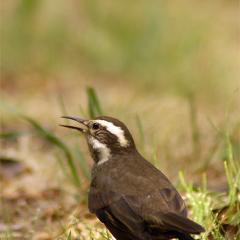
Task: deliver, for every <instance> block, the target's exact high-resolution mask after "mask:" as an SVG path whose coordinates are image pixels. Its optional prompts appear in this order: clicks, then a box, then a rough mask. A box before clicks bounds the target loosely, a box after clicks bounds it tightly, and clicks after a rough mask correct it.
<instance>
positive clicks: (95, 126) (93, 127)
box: [92, 123, 100, 130]
mask: <svg viewBox="0 0 240 240" xmlns="http://www.w3.org/2000/svg"><path fill="white" fill-rule="evenodd" d="M99 128H100V125H99V124H98V123H94V124H93V125H92V129H94V130H97V129H99Z"/></svg>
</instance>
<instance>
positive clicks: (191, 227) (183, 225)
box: [162, 213, 205, 240]
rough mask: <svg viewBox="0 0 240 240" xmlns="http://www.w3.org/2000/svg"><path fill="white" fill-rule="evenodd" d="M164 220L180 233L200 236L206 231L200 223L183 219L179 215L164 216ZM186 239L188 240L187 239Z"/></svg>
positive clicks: (168, 214) (169, 214)
mask: <svg viewBox="0 0 240 240" xmlns="http://www.w3.org/2000/svg"><path fill="white" fill-rule="evenodd" d="M162 219H163V221H164V223H165V224H167V225H168V226H170V227H173V228H175V229H177V230H178V231H179V232H183V233H189V234H200V233H201V232H204V231H205V229H204V228H203V227H202V226H201V225H199V224H198V223H195V222H193V221H192V220H190V219H188V218H185V217H182V216H180V215H177V214H175V213H167V214H164V216H163V217H162ZM183 239H184V238H183ZM185 239H186V240H187V238H185ZM189 239H191V238H189Z"/></svg>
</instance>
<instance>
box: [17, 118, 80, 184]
mask: <svg viewBox="0 0 240 240" xmlns="http://www.w3.org/2000/svg"><path fill="white" fill-rule="evenodd" d="M22 118H23V119H24V120H25V121H27V122H28V123H29V124H30V125H31V126H32V127H33V128H34V129H35V131H37V133H38V134H39V135H41V136H42V137H43V138H44V139H46V140H47V141H48V142H50V143H51V144H53V145H55V146H56V147H58V148H59V149H61V150H62V151H63V153H64V155H65V157H66V160H67V163H68V166H69V168H70V171H71V174H72V177H73V181H74V183H75V184H76V186H77V187H80V186H81V181H80V179H79V176H78V173H77V168H76V166H75V163H74V160H73V157H72V154H71V151H70V149H69V148H68V147H67V145H66V144H65V143H64V142H63V141H62V140H61V139H59V138H58V137H57V136H56V135H54V134H53V133H52V132H50V131H49V130H47V129H46V128H44V127H42V126H41V125H40V124H39V123H38V122H37V121H36V120H34V119H32V118H30V117H28V116H25V115H22Z"/></svg>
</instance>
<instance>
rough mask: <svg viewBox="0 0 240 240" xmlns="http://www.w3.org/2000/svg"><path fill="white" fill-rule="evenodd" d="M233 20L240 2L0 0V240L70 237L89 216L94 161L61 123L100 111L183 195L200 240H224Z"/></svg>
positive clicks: (230, 170)
mask: <svg viewBox="0 0 240 240" xmlns="http://www.w3.org/2000/svg"><path fill="white" fill-rule="evenodd" d="M239 12H240V5H239V1H238V0H211V1H209V0H208V1H207V0H203V1H196V0H192V1H186V0H180V1H157V0H155V1H154V0H149V1H143V0H138V1H136V0H133V1H127V0H122V1H109V0H68V1H66V0H14V1H13V0H12V1H11V0H0V50H1V59H0V64H1V86H0V115H1V119H0V130H1V133H0V149H1V151H0V163H1V164H2V169H1V168H0V170H1V171H2V172H3V171H4V164H5V165H6V166H5V167H6V169H7V173H8V174H6V175H9V172H10V177H9V176H7V177H6V178H4V176H3V174H2V175H1V171H0V180H3V185H2V186H1V187H0V204H1V203H3V204H4V207H3V208H0V211H1V210H4V214H1V213H0V227H1V228H2V229H4V230H2V232H3V233H4V236H5V235H6V236H8V235H10V238H8V237H7V238H6V239H13V238H14V239H15V235H14V234H18V235H17V236H20V237H19V239H21V240H22V239H24V238H23V236H28V237H29V238H25V239H44V238H37V237H36V236H39V235H38V234H40V236H41V234H42V233H45V236H47V237H46V239H56V236H60V235H59V234H64V236H65V238H63V239H70V238H69V237H68V236H69V235H68V234H67V231H69V229H70V228H72V227H73V222H74V223H77V224H80V225H76V224H75V225H76V226H78V227H79V226H80V227H79V228H80V229H82V228H81V226H82V225H81V224H85V223H84V221H85V220H86V219H88V220H91V219H90V218H89V214H88V210H87V209H86V195H87V191H88V185H89V177H90V167H91V165H92V164H93V162H92V160H91V158H90V156H89V152H88V149H87V146H86V143H85V141H84V139H83V138H82V137H79V135H78V134H76V133H75V132H71V131H66V129H62V128H60V127H59V126H58V125H59V124H61V123H64V121H63V119H60V116H62V115H79V116H83V117H86V118H87V117H92V116H93V115H99V114H102V113H103V114H106V115H110V116H113V117H116V118H118V119H121V120H122V121H123V122H124V123H126V125H127V126H128V127H129V129H130V131H131V132H132V134H133V136H134V139H135V141H136V145H137V147H138V149H139V151H140V152H141V153H142V154H143V155H144V157H146V159H148V160H149V161H151V162H152V163H153V164H154V165H155V166H156V167H158V168H159V169H161V170H162V171H163V172H164V173H165V174H166V175H167V176H168V177H169V178H170V179H171V181H173V182H174V184H175V185H176V186H177V187H178V189H179V190H180V191H181V192H184V196H185V197H186V199H187V204H189V205H190V206H191V207H192V208H191V213H192V217H193V219H195V220H197V221H198V222H200V223H203V224H204V226H206V229H209V231H212V232H211V234H212V236H213V237H212V238H208V233H206V235H205V236H204V238H203V239H221V240H222V239H226V238H225V235H223V236H222V234H221V233H220V229H221V231H222V225H224V226H227V225H226V224H229V222H230V221H229V218H228V217H226V218H225V220H224V221H225V222H224V221H223V220H222V217H221V216H222V215H219V216H220V217H219V216H218V215H215V214H216V213H213V212H212V209H215V208H216V206H218V204H219V203H225V205H224V206H228V205H229V206H230V210H231V211H232V212H233V211H235V208H234V207H232V206H235V205H234V204H235V201H236V203H237V201H238V200H237V198H239V197H238V193H239V186H240V181H239V180H240V175H239V170H238V169H239V163H240V104H239V103H240V92H239V88H240V42H239V41H240V21H239ZM100 106H101V107H100ZM8 161H10V162H11V163H12V165H11V166H13V167H12V169H11V168H9V166H8ZM14 164H15V165H14ZM15 166H18V167H15ZM19 166H20V167H19ZM22 166H25V168H24V167H22ZM0 167H1V166H0ZM8 169H10V170H8ZM15 169H17V171H16V170H15ZM180 171H181V174H180V178H179V177H178V176H179V172H180ZM2 176H3V178H2ZM184 179H186V181H185V180H184ZM72 180H74V181H72ZM201 182H202V183H201ZM227 182H228V183H227ZM179 183H180V184H179ZM181 183H184V184H181ZM192 183H194V184H192ZM0 184H2V181H1V182H0ZM195 184H196V186H198V187H197V188H195ZM181 185H183V187H182V188H181ZM184 186H185V187H184ZM199 186H202V187H199ZM227 190H229V191H228V193H229V194H228V196H227V194H225V195H224V194H222V192H226V191H227ZM211 191H213V192H214V193H215V195H214V194H212V192H211ZM219 191H220V192H221V193H219ZM226 199H230V200H229V202H230V203H229V202H228V201H227V202H226ZM232 199H233V200H234V201H232ZM22 202H24V203H27V204H25V205H22ZM79 203H81V204H79ZM218 207H219V206H218ZM78 208H79V209H78ZM237 208H238V209H239V203H238V204H236V209H237ZM75 209H78V211H77V214H76V213H75ZM219 209H221V208H219ZM224 211H225V210H224ZM232 212H230V214H229V215H230V219H235V221H233V222H234V224H233V226H237V227H236V228H238V226H239V220H238V219H240V218H239V216H238V215H239V211H235V212H236V215H234V214H233V213H232ZM237 214H238V215H237ZM223 215H224V216H225V212H223ZM2 216H3V217H2ZM213 216H214V219H213ZM215 216H216V218H217V217H219V218H220V220H219V223H218V222H215ZM226 216H227V214H226ZM233 216H234V217H233ZM209 219H210V220H209ZM73 220H74V221H73ZM46 222H48V223H49V224H46ZM15 224H17V229H15ZM96 224H99V223H98V222H96ZM75 225H74V226H75ZM19 226H20V227H19ZM89 226H90V227H92V226H93V222H92V221H90V222H89V223H87V224H86V227H87V228H88V231H91V228H90V230H89ZM96 226H97V228H98V227H99V226H98V225H96ZM1 228H0V238H1ZM100 229H102V227H101V226H100ZM229 229H230V230H229V231H230V232H232V234H233V233H235V232H234V231H232V230H231V228H229ZM81 231H82V230H81ZM238 231H240V230H238ZM9 232H10V234H9ZM19 232H20V235H19ZM82 232H84V231H82ZM226 232H228V231H226ZM78 233H79V232H78ZM46 234H47V235H46ZM72 234H73V231H72ZM217 234H218V238H217V237H216V236H217ZM88 235H89V236H90V237H91V234H88ZM11 236H12V237H13V238H11ZM72 236H73V235H72ZM78 238H79V234H76V239H78ZM16 239H17V238H16ZM71 239H75V238H73V237H72V238H71ZM84 239H85V238H84ZM91 239H92V238H91ZM98 239H102V238H98ZM104 239H105V238H104ZM230 239H231V238H230Z"/></svg>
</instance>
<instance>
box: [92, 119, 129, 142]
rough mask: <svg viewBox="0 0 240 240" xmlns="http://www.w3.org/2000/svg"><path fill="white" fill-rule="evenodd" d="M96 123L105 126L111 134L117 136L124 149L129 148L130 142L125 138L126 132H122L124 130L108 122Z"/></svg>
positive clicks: (100, 121) (99, 121)
mask: <svg viewBox="0 0 240 240" xmlns="http://www.w3.org/2000/svg"><path fill="white" fill-rule="evenodd" d="M96 122H98V123H99V124H101V125H102V126H105V127H106V128H107V130H108V131H109V132H110V133H112V134H113V135H115V136H117V138H118V141H119V143H120V145H121V146H122V147H127V146H128V140H127V139H126V138H125V135H124V131H123V130H122V128H120V127H118V126H116V125H114V124H113V123H111V122H108V121H106V120H96Z"/></svg>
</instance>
